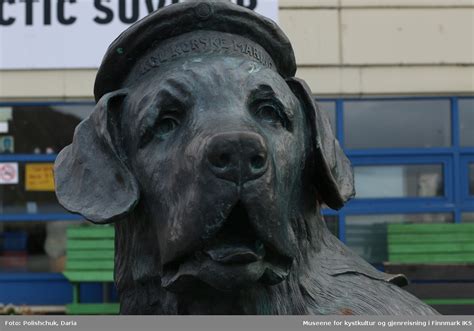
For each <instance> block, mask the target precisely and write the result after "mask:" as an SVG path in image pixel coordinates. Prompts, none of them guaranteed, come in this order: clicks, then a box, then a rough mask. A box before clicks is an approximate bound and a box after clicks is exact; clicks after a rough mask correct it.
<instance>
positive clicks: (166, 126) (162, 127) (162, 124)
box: [156, 116, 179, 136]
mask: <svg viewBox="0 0 474 331" xmlns="http://www.w3.org/2000/svg"><path fill="white" fill-rule="evenodd" d="M178 125H179V122H178V120H176V119H175V118H173V117H168V116H166V117H164V118H162V119H160V121H159V122H158V124H157V126H156V133H157V134H158V135H159V136H164V135H166V134H168V133H170V132H171V131H173V130H174V129H176V128H177V127H178Z"/></svg>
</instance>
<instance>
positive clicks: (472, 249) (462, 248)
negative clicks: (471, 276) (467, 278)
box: [389, 242, 474, 257]
mask: <svg viewBox="0 0 474 331" xmlns="http://www.w3.org/2000/svg"><path fill="white" fill-rule="evenodd" d="M389 253H390V254H403V253H408V254H409V253H414V254H416V253H420V254H421V253H427V254H434V253H442V254H444V253H446V254H447V253H464V254H469V253H471V254H472V255H473V257H474V242H470V243H459V242H451V243H437V242H433V243H430V244H428V243H420V244H397V245H393V244H391V245H389Z"/></svg>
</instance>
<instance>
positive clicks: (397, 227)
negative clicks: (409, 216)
mask: <svg viewBox="0 0 474 331" xmlns="http://www.w3.org/2000/svg"><path fill="white" fill-rule="evenodd" d="M388 232H389V233H391V234H395V233H402V234H415V233H423V234H426V233H443V232H464V233H471V234H473V235H474V223H461V224H453V223H448V224H388Z"/></svg>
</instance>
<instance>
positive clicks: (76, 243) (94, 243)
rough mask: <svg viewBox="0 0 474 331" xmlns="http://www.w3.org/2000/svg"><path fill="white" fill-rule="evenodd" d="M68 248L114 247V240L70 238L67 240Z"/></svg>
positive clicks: (94, 248)
mask: <svg viewBox="0 0 474 331" xmlns="http://www.w3.org/2000/svg"><path fill="white" fill-rule="evenodd" d="M67 249H68V250H75V249H91V250H97V249H114V241H113V240H110V239H90V240H81V239H70V240H68V241H67Z"/></svg>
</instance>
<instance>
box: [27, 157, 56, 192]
mask: <svg viewBox="0 0 474 331" xmlns="http://www.w3.org/2000/svg"><path fill="white" fill-rule="evenodd" d="M25 189H26V190H27V191H54V177H53V163H29V164H26V165H25Z"/></svg>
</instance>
